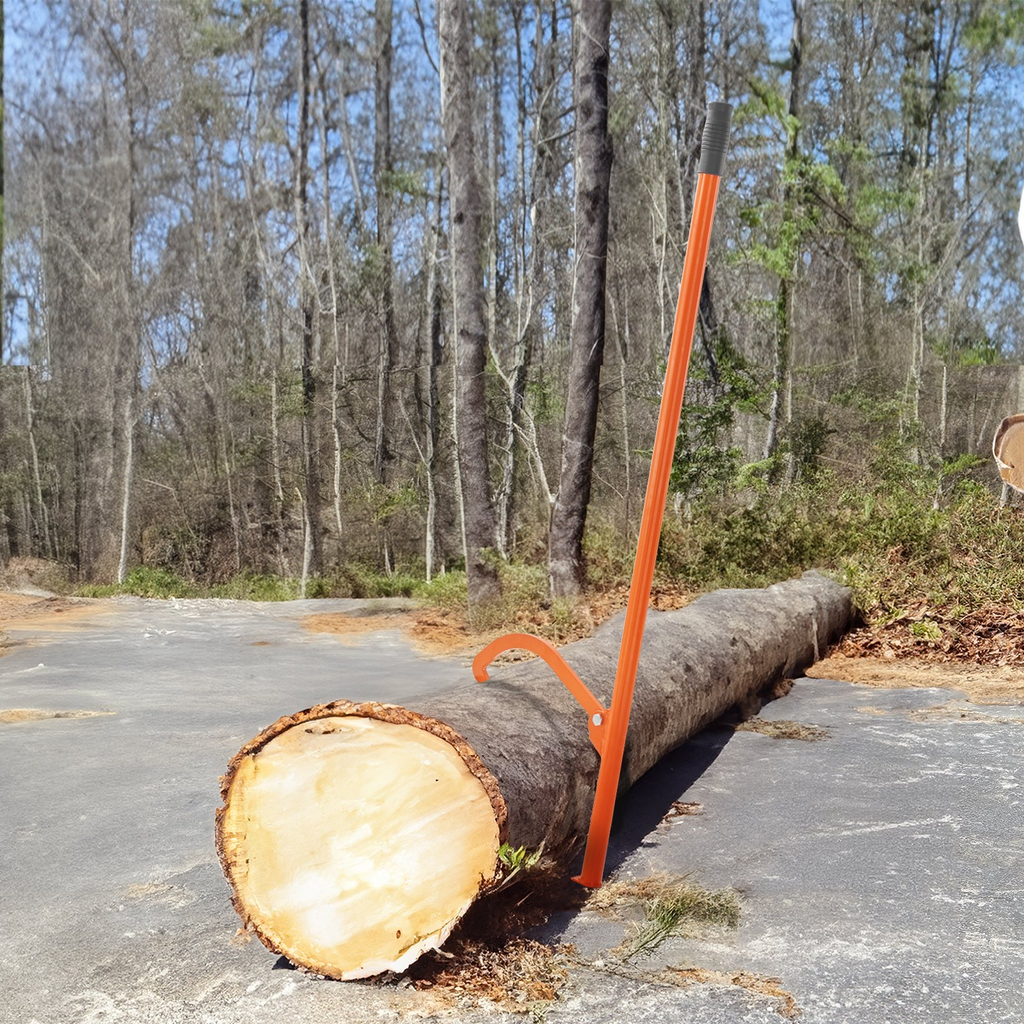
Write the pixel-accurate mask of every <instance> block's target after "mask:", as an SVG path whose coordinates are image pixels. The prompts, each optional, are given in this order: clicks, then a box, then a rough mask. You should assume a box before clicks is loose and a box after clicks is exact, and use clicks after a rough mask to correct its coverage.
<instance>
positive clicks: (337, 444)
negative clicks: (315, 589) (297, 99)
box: [317, 75, 344, 559]
mask: <svg viewBox="0 0 1024 1024" xmlns="http://www.w3.org/2000/svg"><path fill="white" fill-rule="evenodd" d="M319 79H320V95H321V111H320V117H319V119H318V121H317V127H318V129H319V132H320V163H321V166H322V173H323V193H322V201H323V204H324V255H325V258H326V260H327V286H328V288H329V290H330V295H331V308H330V310H329V315H330V318H331V338H332V340H333V342H334V364H333V366H332V368H331V432H332V434H333V437H334V481H333V488H334V525H335V528H336V529H337V531H338V537H337V545H336V554H337V557H338V558H339V559H340V558H341V554H342V549H343V545H342V537H343V536H344V525H343V523H342V517H341V453H342V445H341V423H340V422H339V418H338V392H339V390H340V387H341V376H342V373H343V367H342V362H341V334H340V331H339V330H338V317H339V313H340V311H339V308H338V298H339V294H338V280H337V273H336V272H335V268H334V246H333V244H332V242H331V235H332V233H333V221H334V215H333V212H332V206H331V170H330V166H331V164H330V150H329V148H328V145H327V120H326V119H327V114H326V110H327V89H326V86H325V83H324V79H323V76H322V75H320V76H319Z"/></svg>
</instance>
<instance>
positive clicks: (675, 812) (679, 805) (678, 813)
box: [658, 800, 704, 825]
mask: <svg viewBox="0 0 1024 1024" xmlns="http://www.w3.org/2000/svg"><path fill="white" fill-rule="evenodd" d="M703 813H704V805H703V804H700V803H697V801H696V800H675V801H673V803H672V806H671V807H669V809H668V810H667V811H666V812H665V813H664V814H663V815H662V816H661V821H659V822H658V824H659V825H664V824H665V823H666V822H669V821H671V820H672V819H673V818H682V817H685V816H687V815H693V814H703Z"/></svg>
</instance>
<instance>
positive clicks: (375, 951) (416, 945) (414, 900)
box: [217, 705, 504, 979]
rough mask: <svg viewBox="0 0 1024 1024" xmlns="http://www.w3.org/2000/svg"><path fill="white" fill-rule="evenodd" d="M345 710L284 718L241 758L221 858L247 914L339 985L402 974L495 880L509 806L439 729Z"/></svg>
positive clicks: (285, 949)
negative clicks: (386, 973) (360, 979)
mask: <svg viewBox="0 0 1024 1024" xmlns="http://www.w3.org/2000/svg"><path fill="white" fill-rule="evenodd" d="M333 709H335V708H334V706H333V705H325V706H321V707H320V708H314V709H310V711H308V712H303V713H300V714H299V715H296V716H292V717H291V718H289V719H282V720H281V722H279V723H276V724H275V725H274V726H271V728H270V729H268V730H267V731H266V732H265V733H263V734H262V735H261V736H260V737H257V739H256V740H254V741H253V742H252V743H250V744H249V745H247V747H245V748H243V750H242V751H240V752H239V754H238V755H237V756H236V758H235V759H234V760H233V761H232V764H231V765H230V766H229V771H228V775H226V776H225V779H224V788H223V796H224V806H223V807H222V808H221V809H220V810H219V811H218V815H217V831H218V844H217V845H218V851H219V853H220V857H221V863H222V865H223V867H224V871H225V873H226V874H227V876H228V879H229V881H230V883H231V886H232V889H233V890H234V902H235V906H236V908H237V909H238V911H239V913H240V914H241V916H242V918H243V919H244V920H245V921H246V922H247V923H248V924H249V925H251V926H252V927H253V928H254V929H255V931H256V933H257V934H258V935H259V937H260V939H261V940H262V941H263V942H264V944H265V945H267V946H268V947H269V948H271V949H273V950H275V951H276V952H280V953H283V954H284V955H285V956H287V957H288V959H289V960H291V961H292V962H293V963H296V964H299V965H300V966H303V967H305V968H308V969H309V970H312V971H314V972H316V973H318V974H323V975H327V976H328V977H333V978H340V979H351V978H363V977H369V976H371V975H375V974H380V973H382V972H384V971H402V970H404V969H405V968H406V967H408V966H409V965H410V964H411V963H412V962H413V961H414V960H416V959H417V958H418V957H419V956H421V955H422V954H423V953H424V952H426V951H427V950H429V949H435V948H437V947H439V946H440V945H441V943H443V942H444V940H445V939H446V938H447V937H448V934H449V932H450V931H451V929H452V927H453V926H454V924H455V923H456V922H457V921H458V920H459V918H460V917H461V916H462V915H463V914H464V913H465V912H466V910H467V909H468V908H469V906H470V904H471V903H472V902H473V901H474V899H476V897H477V896H478V895H479V894H480V892H481V890H482V889H485V888H487V886H488V885H489V884H491V883H492V882H493V881H494V878H495V874H496V871H497V867H498V848H499V845H500V842H501V838H502V837H501V831H502V826H503V824H504V804H503V802H502V800H501V797H500V795H499V794H498V792H497V785H496V784H493V785H492V784H491V783H493V780H491V779H490V778H489V776H488V775H487V773H486V769H484V768H483V766H482V765H481V764H479V761H478V760H477V759H476V758H475V755H473V754H472V751H471V750H470V749H469V748H468V745H466V744H465V741H461V739H460V737H458V736H456V735H455V734H454V733H452V734H451V736H450V737H449V736H445V735H443V734H444V733H445V732H448V733H451V730H449V729H447V727H445V726H443V725H442V724H441V723H438V722H432V721H431V720H429V719H421V720H419V721H417V722H416V724H411V722H410V721H409V720H410V719H411V718H412V716H411V715H410V713H409V712H407V711H405V710H404V709H399V708H394V709H389V708H386V707H383V706H381V705H373V706H371V707H370V710H371V715H370V716H369V717H365V716H364V715H363V714H359V713H358V711H359V710H362V711H363V712H365V711H366V710H367V707H366V706H349V707H348V708H346V709H345V710H347V711H348V712H349V713H347V714H331V713H330V711H331V710H333ZM353 712H355V713H353ZM372 712H376V713H377V714H382V713H383V714H386V713H387V712H392V714H389V715H387V717H389V718H404V719H406V721H388V720H382V719H381V718H379V717H375V716H374V715H373V713H372ZM396 713H400V714H396ZM432 727H433V728H432ZM438 732H440V733H442V735H437V733H438ZM260 741H262V742H260ZM460 747H461V748H462V749H459V748H460Z"/></svg>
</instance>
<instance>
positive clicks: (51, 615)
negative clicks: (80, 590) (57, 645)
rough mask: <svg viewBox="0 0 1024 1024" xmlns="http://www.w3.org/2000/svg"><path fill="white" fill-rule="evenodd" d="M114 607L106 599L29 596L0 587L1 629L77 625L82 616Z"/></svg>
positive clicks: (50, 627) (90, 616) (85, 616)
mask: <svg viewBox="0 0 1024 1024" xmlns="http://www.w3.org/2000/svg"><path fill="white" fill-rule="evenodd" d="M114 607H115V606H114V605H112V604H110V603H109V602H106V601H100V600H95V599H92V598H85V597H30V596H27V595H25V594H12V593H8V592H4V591H0V629H3V630H8V631H9V630H19V631H20V630H31V629H43V630H46V631H48V632H53V631H61V630H65V629H77V628H80V627H81V626H82V625H83V624H84V622H85V620H87V619H92V618H94V617H95V616H97V615H103V614H107V613H108V612H111V611H113V609H114Z"/></svg>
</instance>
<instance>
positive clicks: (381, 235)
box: [373, 0, 398, 557]
mask: <svg viewBox="0 0 1024 1024" xmlns="http://www.w3.org/2000/svg"><path fill="white" fill-rule="evenodd" d="M391 30H392V0H377V7H376V17H375V37H374V49H375V53H376V62H375V71H374V87H373V94H374V129H373V183H374V190H375V192H376V200H377V250H378V254H379V256H380V261H381V268H380V273H381V278H380V312H381V318H380V351H379V357H378V358H379V363H378V375H377V433H376V439H375V443H374V451H373V469H374V476H375V478H376V480H377V483H378V484H382V485H383V484H385V483H386V482H387V478H388V469H389V466H390V464H391V461H392V460H393V458H394V449H393V445H394V438H393V433H394V429H395V400H394V395H393V380H392V373H393V371H394V368H395V365H396V363H397V362H398V329H397V328H396V326H395V302H394V273H393V267H392V250H393V248H394V214H395V208H394V186H393V183H392V176H393V171H394V168H393V166H392V161H391V56H392V44H391ZM383 542H384V545H385V557H386V555H387V537H386V529H385V537H384V539H383Z"/></svg>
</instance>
